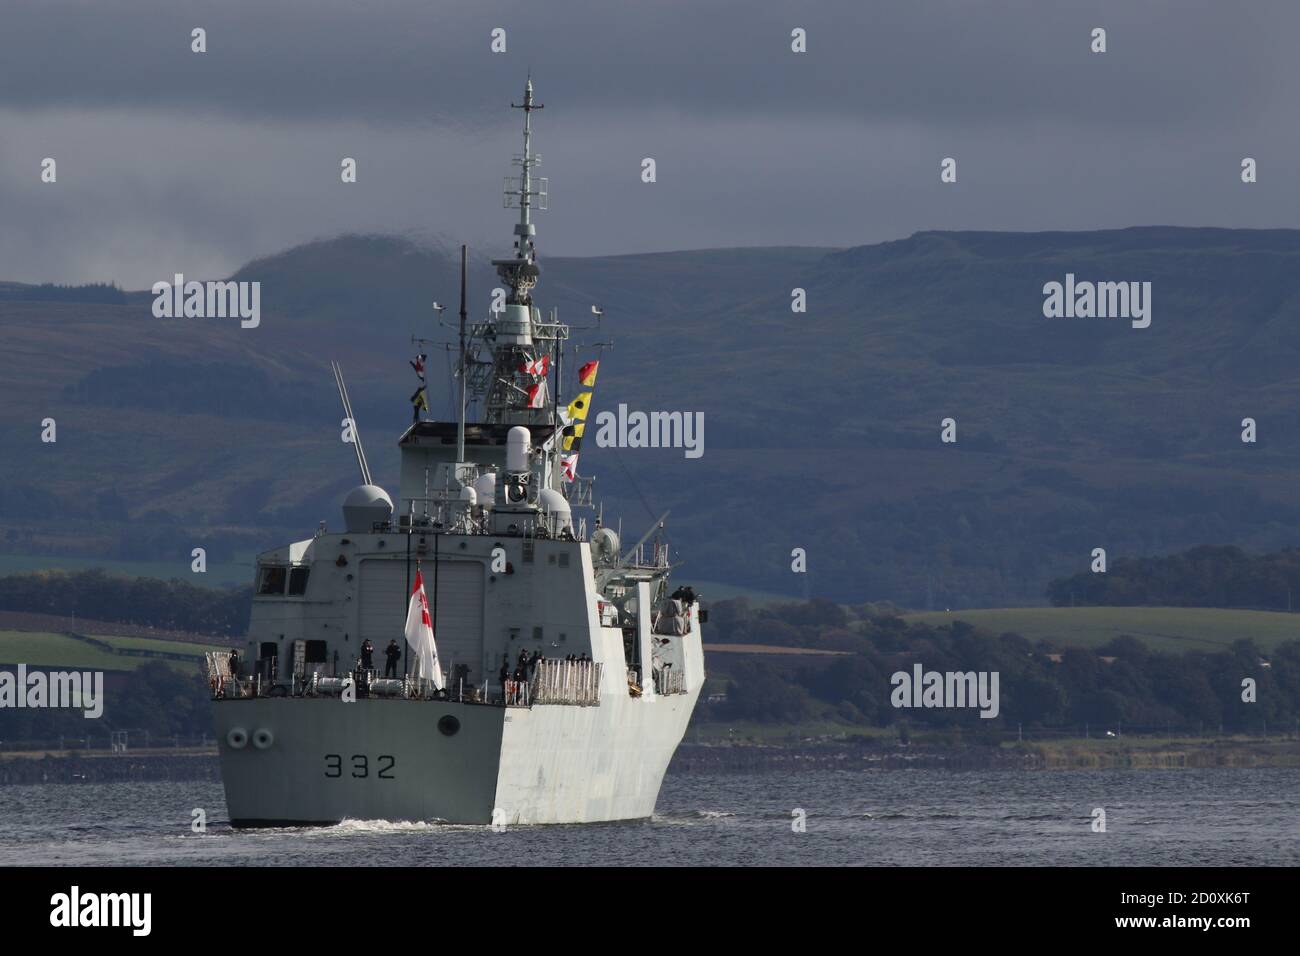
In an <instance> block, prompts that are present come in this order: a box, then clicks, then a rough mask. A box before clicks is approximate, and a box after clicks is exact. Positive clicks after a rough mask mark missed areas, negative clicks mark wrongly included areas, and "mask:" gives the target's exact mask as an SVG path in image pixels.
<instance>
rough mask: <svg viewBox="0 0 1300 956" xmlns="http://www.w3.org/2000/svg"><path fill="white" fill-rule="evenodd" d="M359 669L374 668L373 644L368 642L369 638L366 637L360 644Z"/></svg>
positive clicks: (367, 669)
mask: <svg viewBox="0 0 1300 956" xmlns="http://www.w3.org/2000/svg"><path fill="white" fill-rule="evenodd" d="M361 669H362V670H363V671H372V670H374V669H375V645H373V644H371V643H370V638H366V640H365V642H364V643H362V645H361Z"/></svg>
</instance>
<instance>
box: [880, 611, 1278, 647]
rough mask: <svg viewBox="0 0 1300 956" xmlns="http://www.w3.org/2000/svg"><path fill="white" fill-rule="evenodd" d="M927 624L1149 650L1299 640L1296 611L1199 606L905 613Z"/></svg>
mask: <svg viewBox="0 0 1300 956" xmlns="http://www.w3.org/2000/svg"><path fill="white" fill-rule="evenodd" d="M904 619H905V620H907V621H915V622H918V623H923V624H930V625H943V624H950V623H952V622H953V621H966V622H968V623H970V624H973V625H974V626H976V627H978V628H980V629H982V630H985V631H991V632H992V633H994V634H1001V633H1003V632H1004V631H1014V632H1015V633H1017V634H1019V635H1020V636H1022V637H1025V638H1028V639H1029V640H1031V641H1037V640H1040V639H1041V640H1046V641H1048V642H1049V643H1052V644H1055V645H1057V646H1060V647H1098V646H1100V645H1102V644H1105V643H1106V642H1107V641H1110V640H1112V639H1113V638H1116V637H1119V636H1120V635H1121V634H1127V635H1129V636H1130V637H1135V638H1138V639H1139V640H1141V641H1143V642H1144V643H1146V645H1147V646H1148V647H1150V648H1152V649H1153V650H1159V651H1169V652H1175V653H1177V652H1181V651H1190V650H1201V651H1214V650H1218V649H1221V648H1225V647H1227V646H1228V645H1230V644H1231V643H1232V642H1233V641H1236V640H1240V639H1243V638H1248V639H1250V640H1252V641H1254V642H1255V644H1256V645H1257V646H1258V647H1259V648H1260V649H1261V650H1272V649H1273V648H1274V647H1276V646H1277V645H1278V644H1281V643H1283V642H1285V641H1293V640H1300V614H1286V613H1283V612H1279V611H1231V610H1221V609H1219V608H1199V607H1010V608H986V609H980V610H971V611H923V612H918V613H915V614H907V615H904Z"/></svg>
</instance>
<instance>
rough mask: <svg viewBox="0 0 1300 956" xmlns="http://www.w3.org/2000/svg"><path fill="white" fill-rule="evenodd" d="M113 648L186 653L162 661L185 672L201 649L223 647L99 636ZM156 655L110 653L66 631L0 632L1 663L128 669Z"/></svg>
mask: <svg viewBox="0 0 1300 956" xmlns="http://www.w3.org/2000/svg"><path fill="white" fill-rule="evenodd" d="M97 639H98V640H101V641H106V642H107V643H109V644H111V645H112V646H114V647H121V648H130V649H133V650H153V651H169V652H171V653H174V654H186V655H188V656H190V657H191V658H193V660H192V661H172V660H164V661H163V662H162V663H164V664H166V665H167V666H169V667H172V668H175V669H176V670H180V671H184V672H186V673H189V672H192V671H193V670H194V669H195V668H196V667H197V666H198V664H199V662H200V661H202V659H203V652H204V651H209V650H213V651H215V650H225V651H227V652H228V651H229V648H222V647H219V646H218V645H215V644H212V645H207V644H186V643H182V642H179V641H160V640H154V639H152V638H143V637H98V638H97ZM156 659H157V658H151V657H128V656H124V655H118V654H111V653H109V652H108V651H105V650H101V649H100V648H98V647H95V646H94V645H92V644H87V643H86V642H85V641H78V640H75V639H73V638H71V637H68V636H67V635H66V634H48V633H39V632H36V631H0V664H31V665H41V666H45V667H65V668H77V669H83V670H84V669H87V668H88V669H91V670H104V671H130V670H135V669H136V668H137V667H139V666H140V665H141V664H146V663H148V662H149V661H151V660H156Z"/></svg>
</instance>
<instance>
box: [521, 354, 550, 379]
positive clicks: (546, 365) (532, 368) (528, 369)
mask: <svg viewBox="0 0 1300 956" xmlns="http://www.w3.org/2000/svg"><path fill="white" fill-rule="evenodd" d="M550 370H551V357H550V356H549V355H543V356H542V357H541V358H535V359H529V360H528V361H526V362H524V364H523V365H521V366H520V367H519V371H521V372H523V373H524V374H525V375H545V374H546V373H547V372H549V371H550Z"/></svg>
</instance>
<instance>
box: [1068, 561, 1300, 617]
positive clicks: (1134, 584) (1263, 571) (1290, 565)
mask: <svg viewBox="0 0 1300 956" xmlns="http://www.w3.org/2000/svg"><path fill="white" fill-rule="evenodd" d="M1047 597H1048V600H1050V601H1051V602H1052V603H1053V604H1054V605H1056V606H1057V607H1072V606H1080V605H1105V606H1110V607H1131V606H1134V605H1154V606H1161V607H1220V608H1230V607H1237V608H1260V609H1273V610H1280V611H1289V610H1291V609H1292V607H1293V605H1294V604H1295V603H1296V602H1297V601H1300V549H1297V548H1286V549H1283V550H1281V551H1274V552H1271V553H1269V554H1247V553H1246V552H1245V551H1243V550H1241V548H1237V547H1234V546H1232V545H1202V546H1201V547H1197V548H1192V549H1191V550H1189V551H1184V552H1182V553H1180V554H1169V555H1161V556H1159V557H1142V558H1118V559H1117V560H1115V561H1114V562H1112V563H1111V564H1110V566H1109V567H1108V568H1107V570H1106V571H1105V572H1099V573H1094V572H1092V571H1082V572H1080V573H1078V574H1073V575H1070V576H1069V577H1064V578H1057V579H1056V580H1054V581H1052V582H1051V583H1050V584H1049V585H1048V586H1047Z"/></svg>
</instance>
